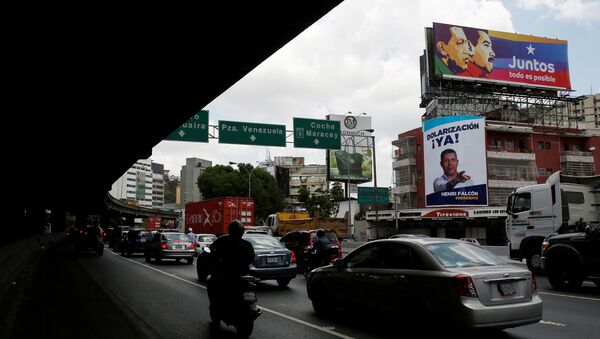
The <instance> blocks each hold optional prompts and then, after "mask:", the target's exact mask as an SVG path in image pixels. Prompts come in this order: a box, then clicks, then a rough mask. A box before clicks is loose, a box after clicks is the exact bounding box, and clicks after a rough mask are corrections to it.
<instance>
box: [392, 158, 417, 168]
mask: <svg viewBox="0 0 600 339" xmlns="http://www.w3.org/2000/svg"><path fill="white" fill-rule="evenodd" d="M416 164H417V159H416V158H414V157H413V158H405V159H399V160H395V161H394V162H393V163H392V169H398V168H402V167H406V166H415V165H416Z"/></svg>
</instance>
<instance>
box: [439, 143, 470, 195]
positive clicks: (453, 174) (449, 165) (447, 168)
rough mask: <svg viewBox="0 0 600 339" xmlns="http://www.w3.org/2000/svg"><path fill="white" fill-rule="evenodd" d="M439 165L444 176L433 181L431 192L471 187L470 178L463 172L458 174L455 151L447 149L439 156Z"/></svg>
mask: <svg viewBox="0 0 600 339" xmlns="http://www.w3.org/2000/svg"><path fill="white" fill-rule="evenodd" d="M440 165H441V166H442V169H443V170H444V174H443V175H442V176H440V177H438V178H436V179H435V180H434V181H433V191H434V192H440V191H448V190H451V189H454V188H460V187H467V186H472V185H473V181H471V176H469V175H467V174H465V171H460V172H458V157H457V156H456V151H455V150H453V149H451V148H448V149H446V150H444V151H443V152H442V154H441V155H440Z"/></svg>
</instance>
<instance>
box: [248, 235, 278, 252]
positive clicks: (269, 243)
mask: <svg viewBox="0 0 600 339" xmlns="http://www.w3.org/2000/svg"><path fill="white" fill-rule="evenodd" d="M244 239H246V240H248V241H249V242H251V243H252V247H254V249H255V250H268V249H279V248H284V247H283V245H282V244H281V243H280V242H279V241H277V239H275V238H273V237H244Z"/></svg>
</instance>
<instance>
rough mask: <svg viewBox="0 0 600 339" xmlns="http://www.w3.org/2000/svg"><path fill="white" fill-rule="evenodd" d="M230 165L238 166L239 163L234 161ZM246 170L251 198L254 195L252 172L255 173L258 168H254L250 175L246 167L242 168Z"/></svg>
mask: <svg viewBox="0 0 600 339" xmlns="http://www.w3.org/2000/svg"><path fill="white" fill-rule="evenodd" d="M229 164H230V165H237V164H238V163H237V162H234V161H230V162H229ZM241 168H243V169H244V171H246V173H247V174H248V198H250V195H251V193H252V186H251V183H252V172H254V170H255V169H257V167H254V168H252V170H251V171H250V172H249V173H248V170H247V169H246V168H245V167H241Z"/></svg>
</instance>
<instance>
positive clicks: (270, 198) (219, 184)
mask: <svg viewBox="0 0 600 339" xmlns="http://www.w3.org/2000/svg"><path fill="white" fill-rule="evenodd" d="M248 174H251V175H252V179H251V180H250V185H251V195H252V198H253V199H254V214H255V223H257V224H259V223H260V222H261V220H263V219H266V217H267V216H268V215H269V214H271V213H274V212H276V211H281V210H283V207H284V202H283V196H282V195H281V192H279V189H278V188H277V183H276V182H275V178H274V177H273V176H272V175H270V174H269V173H267V172H266V171H265V170H263V169H262V168H256V169H255V168H254V167H253V166H252V165H251V164H238V169H237V170H235V169H233V168H232V167H231V166H223V165H217V166H213V167H210V168H207V169H206V170H205V171H204V172H202V174H201V175H200V176H199V177H198V182H197V183H198V188H199V189H200V192H202V196H203V197H204V198H205V199H212V198H218V197H223V196H234V197H236V196H238V197H247V196H248V179H249V177H248Z"/></svg>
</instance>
